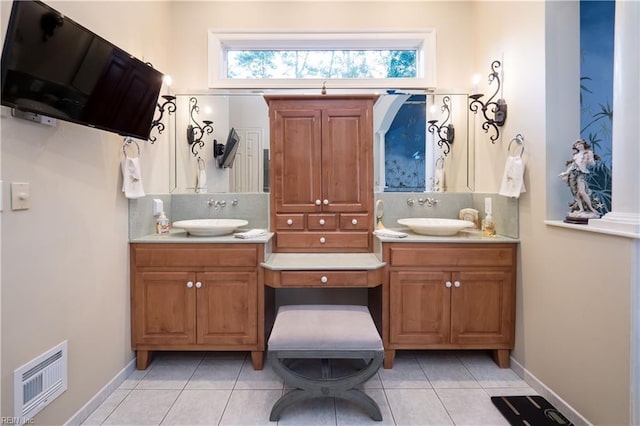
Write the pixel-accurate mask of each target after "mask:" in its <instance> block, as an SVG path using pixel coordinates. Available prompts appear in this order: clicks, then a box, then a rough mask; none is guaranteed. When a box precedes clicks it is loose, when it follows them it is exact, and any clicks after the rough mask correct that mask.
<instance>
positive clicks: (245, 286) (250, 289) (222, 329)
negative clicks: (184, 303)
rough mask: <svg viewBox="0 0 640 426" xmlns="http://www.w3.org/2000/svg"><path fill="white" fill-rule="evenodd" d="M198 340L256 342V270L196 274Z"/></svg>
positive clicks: (209, 341) (215, 342)
mask: <svg viewBox="0 0 640 426" xmlns="http://www.w3.org/2000/svg"><path fill="white" fill-rule="evenodd" d="M197 278H198V283H200V285H198V287H199V288H198V289H197V291H198V298H197V306H198V307H197V312H198V330H197V334H198V339H197V340H198V343H204V344H211V345H248V344H255V343H257V341H258V277H257V273H256V272H206V273H199V274H198V277H197Z"/></svg>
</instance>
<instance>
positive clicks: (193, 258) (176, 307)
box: [131, 244, 264, 370]
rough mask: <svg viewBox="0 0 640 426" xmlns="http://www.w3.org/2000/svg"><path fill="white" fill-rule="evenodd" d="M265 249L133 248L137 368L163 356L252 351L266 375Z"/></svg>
mask: <svg viewBox="0 0 640 426" xmlns="http://www.w3.org/2000/svg"><path fill="white" fill-rule="evenodd" d="M263 258H264V247H263V245H262V244H208V245H204V244H132V245H131V339H132V347H133V349H134V350H136V356H137V368H138V369H145V368H146V367H147V366H148V364H149V362H150V360H151V357H150V355H151V352H153V351H159V350H207V351H218V350H220V351H226V350H232V351H242V350H247V351H251V355H252V361H253V367H254V369H256V370H260V369H262V363H263V351H264V325H263V323H264V314H263V310H264V308H263V306H264V303H263V302H262V300H263V294H264V293H263V291H264V290H263V287H262V284H261V279H262V270H261V268H259V267H258V265H259V264H260V262H261V261H262V260H263Z"/></svg>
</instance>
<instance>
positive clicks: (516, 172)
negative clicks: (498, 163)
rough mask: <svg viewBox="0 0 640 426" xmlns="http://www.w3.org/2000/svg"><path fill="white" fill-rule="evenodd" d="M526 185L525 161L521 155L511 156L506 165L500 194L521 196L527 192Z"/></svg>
mask: <svg viewBox="0 0 640 426" xmlns="http://www.w3.org/2000/svg"><path fill="white" fill-rule="evenodd" d="M525 191H526V188H525V187H524V161H523V160H522V157H520V156H511V155H510V156H509V157H507V162H506V164H505V166H504V174H503V176H502V184H501V185H500V191H499V192H498V194H500V195H504V196H505V197H515V198H518V197H520V194H521V193H523V192H525Z"/></svg>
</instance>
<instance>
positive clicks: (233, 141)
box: [218, 127, 240, 169]
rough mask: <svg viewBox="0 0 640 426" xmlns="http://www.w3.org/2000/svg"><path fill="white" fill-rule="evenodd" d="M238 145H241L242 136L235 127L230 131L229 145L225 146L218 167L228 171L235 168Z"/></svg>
mask: <svg viewBox="0 0 640 426" xmlns="http://www.w3.org/2000/svg"><path fill="white" fill-rule="evenodd" d="M238 145H240V136H238V132H236V129H234V128H233V127H232V128H231V130H229V135H228V136H227V144H226V145H225V146H224V153H223V154H222V156H221V157H220V159H219V160H218V165H219V166H220V167H221V168H223V169H226V168H228V167H233V161H234V160H235V159H236V153H237V152H238Z"/></svg>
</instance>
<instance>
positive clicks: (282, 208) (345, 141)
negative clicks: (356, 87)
mask: <svg viewBox="0 0 640 426" xmlns="http://www.w3.org/2000/svg"><path fill="white" fill-rule="evenodd" d="M265 99H266V101H267V103H268V104H269V117H270V136H271V137H270V140H271V154H270V155H271V164H270V171H269V174H270V179H271V182H270V184H271V212H272V214H271V229H272V230H273V231H275V237H274V247H273V250H274V252H300V251H304V252H340V251H342V252H370V251H371V248H372V239H371V232H372V231H373V220H372V217H373V212H372V204H373V104H374V102H375V100H376V99H377V96H374V95H349V96H346V95H345V96H327V95H324V96H320V95H319V96H309V95H305V96H295V95H294V96H292V95H268V96H265Z"/></svg>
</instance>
